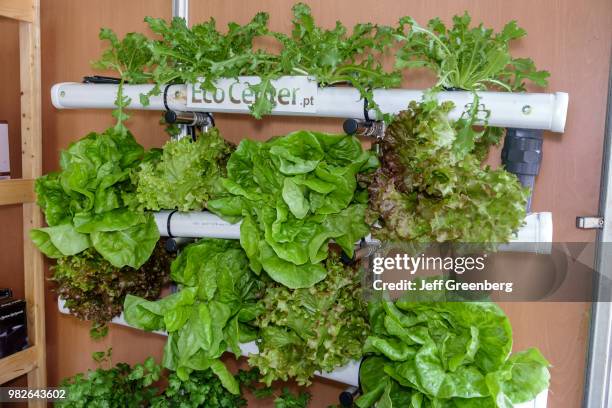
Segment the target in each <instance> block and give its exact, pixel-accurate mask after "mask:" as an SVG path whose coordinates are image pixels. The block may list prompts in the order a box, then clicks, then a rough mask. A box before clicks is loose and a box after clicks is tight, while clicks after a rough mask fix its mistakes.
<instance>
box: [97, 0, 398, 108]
mask: <svg viewBox="0 0 612 408" xmlns="http://www.w3.org/2000/svg"><path fill="white" fill-rule="evenodd" d="M293 14H294V18H293V31H292V34H291V35H290V36H287V35H285V34H282V33H278V32H273V31H270V30H269V28H268V14H267V13H258V14H256V15H255V16H254V17H253V19H252V20H251V21H250V22H249V23H247V24H245V25H240V24H237V23H230V24H228V27H227V32H226V33H222V32H220V31H219V30H218V29H217V27H216V23H215V20H214V19H212V18H211V19H210V20H209V21H207V22H204V23H199V24H195V25H194V26H192V27H191V28H189V27H187V25H186V24H185V21H184V20H183V19H180V18H175V19H173V20H172V21H171V22H170V23H167V22H165V21H164V20H162V19H158V18H150V17H147V18H146V19H145V20H146V22H147V23H148V25H149V28H150V29H151V31H153V32H154V33H155V34H157V35H159V37H160V39H158V40H152V39H146V38H145V37H143V36H142V35H140V34H134V33H131V34H128V35H127V36H126V37H125V39H124V40H122V41H118V40H117V37H116V35H115V34H114V33H112V31H110V30H108V29H103V30H102V31H101V33H100V38H101V39H103V40H108V41H109V43H110V48H109V49H107V50H106V51H105V52H104V53H103V54H102V57H101V59H100V60H99V61H97V62H96V63H95V66H96V67H100V68H104V69H115V70H116V71H117V72H118V73H119V75H120V76H121V77H122V78H123V79H124V80H127V81H131V82H133V83H143V82H150V81H152V82H154V83H155V84H157V85H158V86H157V87H156V89H155V90H154V93H158V92H159V90H160V88H159V86H161V85H163V84H168V83H201V86H202V88H203V89H206V90H209V91H214V89H215V88H214V83H215V81H217V80H218V79H219V78H223V77H237V76H241V75H255V76H259V77H261V79H262V82H261V83H259V84H256V85H251V86H250V88H251V90H252V91H253V93H254V95H255V102H254V103H253V104H252V105H251V112H252V114H253V115H254V116H255V117H257V118H261V116H262V115H265V114H267V113H269V112H270V111H271V109H272V108H273V107H274V102H273V98H271V96H273V95H275V93H276V90H275V88H274V86H273V85H272V83H271V81H272V80H273V79H276V78H278V77H280V76H282V75H309V76H314V77H315V78H316V79H317V80H318V81H319V82H320V83H321V85H334V84H338V83H349V84H351V85H352V86H354V87H355V88H357V89H358V90H359V91H360V93H361V95H362V96H363V97H367V98H368V99H369V100H370V101H372V100H373V99H372V94H371V89H372V88H389V87H396V86H399V84H400V80H401V75H400V73H399V72H397V71H389V70H385V68H384V67H383V66H382V64H381V63H380V62H379V60H380V58H378V57H379V56H382V55H383V54H384V53H385V51H386V50H387V49H388V48H389V47H390V46H391V45H392V44H393V29H392V28H390V27H384V26H377V25H374V24H358V25H356V26H355V27H354V29H353V32H352V33H351V34H350V35H349V34H348V33H347V29H346V27H344V26H343V25H342V24H341V23H340V22H338V23H336V27H335V28H334V29H332V30H325V29H323V28H321V27H318V26H317V25H316V24H315V22H314V20H313V17H312V15H311V13H310V8H309V7H308V6H307V5H305V4H302V3H298V4H296V5H295V6H294V7H293ZM265 36H268V37H272V38H276V39H277V40H278V41H279V42H280V45H281V47H280V48H281V49H280V51H279V52H277V53H275V52H272V51H268V50H264V49H259V48H256V47H255V46H254V44H253V42H254V40H256V39H257V38H261V37H265ZM133 48H137V49H133ZM149 96H150V95H149ZM146 99H147V95H143V101H145V102H146ZM372 106H373V107H376V106H375V104H374V103H372Z"/></svg>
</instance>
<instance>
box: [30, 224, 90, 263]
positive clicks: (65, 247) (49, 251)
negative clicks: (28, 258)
mask: <svg viewBox="0 0 612 408" xmlns="http://www.w3.org/2000/svg"><path fill="white" fill-rule="evenodd" d="M30 237H31V238H32V240H33V241H34V243H35V244H36V245H37V246H38V248H39V249H40V250H41V252H43V253H44V254H45V255H47V256H49V257H50V258H59V257H60V256H62V255H63V256H69V255H75V254H78V253H79V252H82V251H84V250H86V249H87V248H89V247H90V246H91V242H90V241H89V237H88V236H87V235H86V234H81V233H79V232H77V231H76V230H75V228H74V227H73V226H72V225H71V224H60V225H56V226H54V227H46V228H36V229H32V230H31V231H30Z"/></svg>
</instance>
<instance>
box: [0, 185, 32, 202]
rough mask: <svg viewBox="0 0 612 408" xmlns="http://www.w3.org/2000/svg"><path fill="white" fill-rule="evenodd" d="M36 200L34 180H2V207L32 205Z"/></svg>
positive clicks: (0, 187) (0, 190)
mask: <svg viewBox="0 0 612 408" xmlns="http://www.w3.org/2000/svg"><path fill="white" fill-rule="evenodd" d="M35 200H36V194H34V180H32V179H16V180H0V205H9V204H21V203H31V202H33V201H35Z"/></svg>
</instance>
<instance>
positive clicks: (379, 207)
mask: <svg viewBox="0 0 612 408" xmlns="http://www.w3.org/2000/svg"><path fill="white" fill-rule="evenodd" d="M452 108H453V105H452V103H450V102H446V103H442V104H439V103H438V102H437V100H436V99H435V97H433V96H431V95H430V96H428V97H426V98H425V99H424V100H423V101H422V102H420V103H416V102H412V103H410V105H409V107H408V109H407V110H405V111H402V112H400V113H399V114H398V115H397V117H395V119H394V121H393V123H392V124H391V125H390V126H389V127H388V129H387V131H386V133H385V137H384V138H383V140H382V141H381V142H379V145H380V148H381V151H382V159H381V167H380V168H379V169H378V170H377V171H376V172H375V173H374V176H370V177H367V183H368V190H369V193H370V195H369V203H370V206H369V219H370V222H371V224H372V225H373V234H374V235H375V236H377V237H378V238H380V239H383V240H387V241H404V242H474V243H501V242H507V241H508V240H509V239H510V238H511V237H512V234H513V233H514V232H515V231H516V230H517V229H518V228H519V227H520V226H521V225H522V223H523V219H524V217H525V202H526V197H527V191H526V189H524V188H522V187H521V185H520V183H519V181H518V179H517V178H516V177H515V176H514V175H513V174H511V173H508V172H507V171H505V170H503V169H496V170H492V169H490V168H489V167H482V166H481V164H480V160H479V158H478V157H477V156H476V154H474V147H475V145H476V142H477V141H478V140H479V139H478V138H479V137H480V136H481V135H482V133H478V132H476V131H474V130H473V129H472V126H471V123H470V121H468V120H464V119H462V120H459V121H457V122H451V121H450V120H449V119H448V112H449V111H450V110H451V109H452ZM364 180H365V179H364Z"/></svg>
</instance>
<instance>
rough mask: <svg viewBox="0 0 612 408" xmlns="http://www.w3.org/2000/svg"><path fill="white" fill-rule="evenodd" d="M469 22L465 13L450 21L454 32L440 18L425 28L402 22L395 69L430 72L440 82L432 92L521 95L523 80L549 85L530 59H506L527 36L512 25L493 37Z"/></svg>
mask: <svg viewBox="0 0 612 408" xmlns="http://www.w3.org/2000/svg"><path fill="white" fill-rule="evenodd" d="M471 20H472V19H471V17H470V16H469V14H468V13H467V12H465V13H464V14H463V15H462V16H459V15H457V16H454V17H453V26H452V27H451V28H447V27H446V26H445V25H444V23H443V22H442V21H441V20H440V19H439V18H434V19H432V20H430V21H429V23H428V24H427V27H421V26H420V25H419V24H418V23H417V22H416V21H415V20H414V19H413V18H411V17H403V18H401V19H400V25H399V28H398V33H397V38H398V39H399V40H400V43H401V48H400V50H399V51H398V53H397V55H396V58H397V59H396V67H397V68H400V69H403V68H415V67H427V68H430V69H432V70H433V71H434V72H435V73H436V75H437V77H438V83H437V84H436V86H439V87H443V88H446V89H463V90H470V91H476V90H486V89H489V88H491V87H493V88H498V89H501V90H505V91H524V90H525V80H529V81H532V82H533V83H535V84H536V85H538V86H546V85H547V84H548V81H547V78H548V77H549V76H550V74H549V73H548V72H547V71H537V70H536V67H535V64H534V63H533V61H532V60H531V59H529V58H514V57H512V55H511V54H510V42H512V41H514V40H517V39H519V38H522V37H524V36H525V35H526V34H527V33H526V31H525V30H524V29H522V28H520V27H519V26H518V25H517V23H516V21H514V20H513V21H511V22H509V23H508V24H506V25H505V26H504V28H503V29H502V31H501V32H499V33H494V31H493V29H490V28H485V27H483V25H482V24H480V25H478V26H477V27H472V28H470V23H471ZM407 28H408V30H407Z"/></svg>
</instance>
